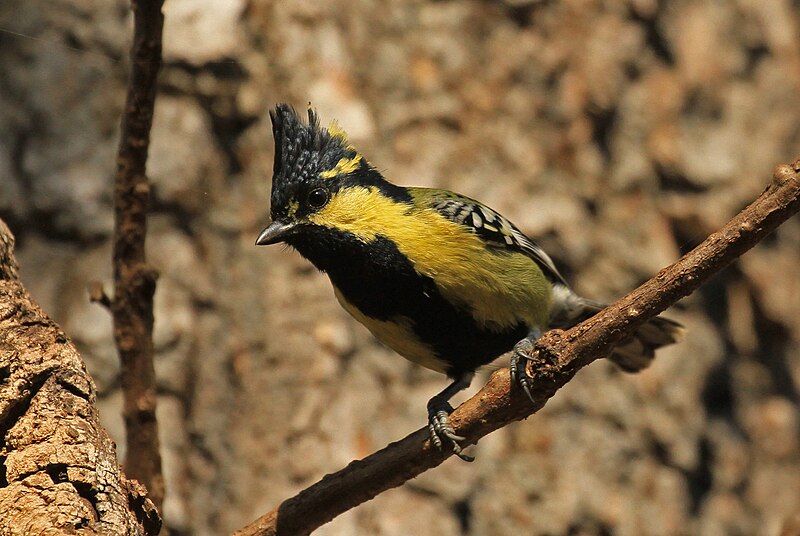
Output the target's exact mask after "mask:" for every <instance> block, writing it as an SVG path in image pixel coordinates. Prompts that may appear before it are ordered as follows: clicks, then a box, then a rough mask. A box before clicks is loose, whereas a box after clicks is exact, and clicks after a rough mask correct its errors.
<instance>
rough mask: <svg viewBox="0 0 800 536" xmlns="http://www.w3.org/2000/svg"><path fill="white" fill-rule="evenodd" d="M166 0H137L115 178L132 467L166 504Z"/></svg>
mask: <svg viewBox="0 0 800 536" xmlns="http://www.w3.org/2000/svg"><path fill="white" fill-rule="evenodd" d="M162 3H163V0H132V1H131V9H132V10H133V15H134V35H133V45H132V47H131V79H130V83H129V86H128V95H127V98H126V101H125V109H124V111H123V114H122V126H121V137H120V142H119V151H118V154H117V172H116V176H115V180H114V217H115V220H114V252H113V263H114V299H113V301H112V303H111V311H112V314H113V317H114V339H115V341H116V344H117V349H118V350H119V356H120V362H121V368H122V370H121V377H122V390H123V394H124V399H125V401H124V409H123V415H124V418H125V439H126V444H127V450H126V455H125V463H124V466H125V471H126V472H127V473H128V475H130V476H131V477H133V478H136V479H137V480H139V481H140V482H142V483H143V484H144V485H145V486H146V487H147V489H148V491H149V493H150V498H151V499H152V500H153V502H154V503H155V504H156V506H157V507H158V508H159V510H160V509H161V502H162V500H163V498H164V478H163V475H162V473H161V454H160V453H159V445H158V426H157V422H156V379H155V370H154V367H153V294H154V292H155V283H156V277H157V274H156V272H155V270H154V269H152V268H151V267H150V266H149V265H148V264H147V261H146V259H145V236H146V233H147V209H148V199H149V188H150V187H149V184H148V182H147V176H146V175H145V166H146V162H147V151H148V147H149V144H150V127H151V126H152V123H153V109H154V105H155V98H156V79H157V77H158V71H159V67H160V66H161V31H162V27H163V23H164V17H163V14H162V13H161V6H162Z"/></svg>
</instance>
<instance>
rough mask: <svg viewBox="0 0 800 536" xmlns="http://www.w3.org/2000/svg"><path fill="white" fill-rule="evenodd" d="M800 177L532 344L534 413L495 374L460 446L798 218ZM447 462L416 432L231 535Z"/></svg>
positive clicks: (307, 526) (786, 179) (284, 523)
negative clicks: (606, 302) (622, 292)
mask: <svg viewBox="0 0 800 536" xmlns="http://www.w3.org/2000/svg"><path fill="white" fill-rule="evenodd" d="M799 172H800V160H797V161H795V162H794V163H793V164H792V165H791V166H788V165H781V166H778V167H777V168H776V170H775V173H774V180H773V182H772V183H771V184H770V185H769V186H768V187H767V189H766V190H765V191H764V192H763V193H762V194H761V196H760V197H759V198H758V199H756V200H755V201H754V202H753V203H752V204H751V205H750V206H748V207H747V208H745V209H744V210H743V211H741V212H740V213H739V214H738V215H736V217H734V218H733V219H732V220H731V221H730V222H728V223H727V224H726V225H725V226H724V227H723V228H722V229H721V230H719V231H718V232H716V233H714V234H712V235H711V236H710V237H708V238H707V239H706V240H705V241H704V242H703V243H702V244H700V245H699V246H698V247H697V248H695V249H694V250H692V251H691V252H689V253H687V254H686V255H684V256H683V257H682V258H681V259H680V260H678V261H677V262H676V263H675V264H673V265H671V266H669V267H667V268H664V269H663V270H661V271H660V272H659V273H658V274H656V276H655V277H653V278H652V279H650V280H649V281H647V282H646V283H645V284H643V285H642V286H640V287H639V288H637V289H636V290H634V291H632V292H630V293H629V294H628V295H626V296H624V297H623V298H621V299H620V300H618V301H617V302H615V303H613V304H612V305H610V306H608V307H607V308H606V309H604V310H603V311H601V312H600V313H598V314H597V315H595V316H594V317H592V318H590V319H589V320H587V321H585V322H583V323H581V324H579V325H578V326H575V327H574V328H571V329H569V330H567V331H560V330H552V331H549V332H547V333H545V334H544V335H543V336H542V337H541V338H540V339H539V340H538V341H537V342H536V344H535V347H534V350H533V355H532V358H531V363H530V365H529V370H528V372H529V373H530V374H531V376H532V377H533V385H534V388H533V389H532V394H533V397H534V400H535V403H534V404H533V405H531V403H530V401H529V400H528V399H527V398H526V396H525V395H524V394H522V393H521V392H520V390H519V389H515V388H513V389H512V388H511V385H510V382H509V374H508V372H507V371H498V372H495V373H494V374H493V375H492V377H491V379H490V380H489V383H488V384H487V385H486V386H485V387H484V388H483V389H481V390H480V392H478V393H477V394H476V395H475V396H473V397H472V398H470V399H469V400H467V401H466V402H464V403H463V404H462V405H461V406H459V407H458V408H457V409H456V410H455V412H453V414H452V417H451V422H452V423H453V425H454V427H455V429H456V433H457V434H459V435H462V436H465V437H466V438H467V441H466V442H465V444H471V443H475V442H477V441H478V439H480V438H481V437H483V436H485V435H487V434H489V433H490V432H492V431H494V430H497V429H498V428H501V427H503V426H505V425H507V424H509V423H511V422H514V421H518V420H521V419H524V418H526V417H529V416H530V415H532V414H534V413H536V412H537V411H539V410H540V409H541V408H542V407H543V406H544V405H545V403H546V402H547V401H548V400H549V399H550V398H551V397H552V396H553V395H554V394H555V392H556V391H557V390H558V389H559V388H561V387H562V386H563V385H564V384H566V383H567V382H568V381H570V380H571V379H572V377H573V376H574V375H575V373H576V372H577V371H578V370H579V369H581V368H582V367H585V366H586V365H588V364H589V363H591V362H592V361H594V360H596V359H599V358H600V357H603V356H605V355H608V352H609V350H610V349H611V348H612V347H613V346H614V343H615V342H616V341H619V340H621V339H623V338H625V337H626V336H628V335H629V334H631V333H632V332H633V331H634V330H635V329H636V327H637V326H639V325H641V324H642V323H644V322H645V321H647V320H648V319H650V318H652V317H654V316H656V315H657V314H659V313H660V312H662V311H664V310H665V309H666V308H667V307H669V306H670V305H672V304H674V303H675V302H676V301H678V300H679V299H680V298H682V297H684V296H687V295H689V294H690V293H692V292H693V291H694V290H696V289H697V288H698V287H699V286H700V285H701V284H702V283H703V282H705V281H706V280H708V279H709V278H710V277H711V276H713V275H714V274H716V273H717V272H719V271H720V270H722V269H723V268H724V267H726V266H727V265H729V264H730V263H731V262H732V261H734V260H735V259H736V258H738V257H739V256H741V255H742V254H743V253H745V252H746V251H747V250H749V249H750V248H752V247H753V246H754V245H755V244H757V243H758V242H759V241H760V240H761V239H763V238H764V237H765V236H767V235H768V234H769V233H771V232H772V231H773V230H775V228H777V227H778V226H779V225H780V224H781V223H783V222H784V221H786V220H787V219H788V218H790V217H791V216H792V215H793V214H795V213H797V212H798V211H800V173H799ZM451 455H452V453H451V452H445V453H443V452H439V451H437V450H436V449H435V448H433V447H432V446H431V444H430V442H429V441H428V432H427V428H422V429H420V430H417V431H416V432H414V433H412V434H411V435H409V436H407V437H405V438H404V439H402V440H400V441H398V442H396V443H392V444H390V445H389V446H387V447H386V448H384V449H383V450H380V451H378V452H376V453H374V454H372V455H370V456H368V457H366V458H364V459H363V460H357V461H354V462H351V463H350V464H349V465H348V466H347V467H345V468H344V469H342V470H340V471H338V472H336V473H333V474H330V475H327V476H325V477H324V478H323V479H322V480H320V481H319V482H317V483H316V484H313V485H312V486H310V487H308V488H306V489H305V490H303V491H301V492H300V493H298V494H297V495H295V496H294V497H292V498H290V499H287V500H285V501H284V502H283V503H281V504H280V505H279V506H278V507H277V508H276V509H275V510H273V511H271V512H269V513H267V514H265V515H263V516H262V517H260V518H259V519H257V520H256V521H254V522H253V523H251V524H250V525H248V526H247V527H245V528H243V529H241V530H239V531H238V532H236V533H235V534H236V535H238V536H256V535H259V536H261V535H264V536H266V535H281V536H287V535H295V534H308V533H310V532H311V531H313V530H314V529H316V528H317V527H319V526H320V525H322V524H324V523H327V522H328V521H330V520H331V519H333V518H334V517H336V516H338V515H339V514H341V513H343V512H345V511H347V510H349V509H350V508H353V507H355V506H357V505H359V504H361V503H363V502H366V501H368V500H370V499H372V498H373V497H375V496H376V495H378V494H379V493H381V492H383V491H385V490H387V489H390V488H393V487H396V486H399V485H401V484H402V483H404V482H405V481H407V480H409V479H411V478H414V477H415V476H417V475H419V474H420V473H422V472H423V471H426V470H428V469H430V468H432V467H435V466H437V465H439V464H441V463H442V462H443V461H444V460H445V459H446V458H448V457H450V456H451Z"/></svg>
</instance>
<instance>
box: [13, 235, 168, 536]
mask: <svg viewBox="0 0 800 536" xmlns="http://www.w3.org/2000/svg"><path fill="white" fill-rule="evenodd" d="M13 246H14V239H13V236H12V235H11V232H10V231H9V230H8V228H7V227H6V225H5V223H4V222H2V221H0V512H2V515H0V533H2V534H4V535H16V534H19V535H31V534H62V533H63V534H76V533H77V534H120V535H153V534H158V532H159V529H160V526H161V520H160V518H159V515H158V513H157V511H156V509H155V507H154V505H153V503H152V502H151V501H150V500H149V499H148V498H147V496H146V495H145V490H144V488H143V487H142V486H141V485H140V484H139V483H138V482H136V481H135V480H129V479H127V478H126V476H125V475H124V474H123V473H122V471H121V470H120V467H119V464H118V463H117V457H116V448H115V445H114V442H113V441H112V440H111V439H110V438H109V436H108V434H107V433H106V431H105V430H104V429H103V427H102V426H101V425H100V421H99V417H98V413H97V409H96V408H95V402H96V393H95V386H94V382H93V381H92V378H91V377H90V376H89V374H88V372H87V371H86V368H85V367H84V364H83V362H82V360H81V358H80V356H79V355H78V352H77V350H76V349H75V346H74V345H73V343H72V342H71V341H70V339H69V338H68V337H67V336H66V335H65V334H64V332H63V331H62V330H61V328H60V327H59V326H58V325H57V324H56V323H55V322H53V321H52V320H51V319H50V318H48V316H47V315H46V314H45V313H44V312H43V311H42V310H41V309H40V308H39V306H38V305H37V304H36V303H34V302H33V300H32V299H31V297H30V295H29V294H28V292H27V291H26V290H25V288H24V287H23V285H22V283H21V282H20V280H19V278H18V275H17V265H16V261H15V259H14V256H13Z"/></svg>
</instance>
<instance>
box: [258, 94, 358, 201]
mask: <svg viewBox="0 0 800 536" xmlns="http://www.w3.org/2000/svg"><path fill="white" fill-rule="evenodd" d="M269 115H270V118H271V119H272V133H273V135H274V136H275V163H274V165H273V173H274V177H273V179H272V180H273V188H274V187H275V186H276V185H278V186H280V187H283V188H285V187H287V186H289V185H290V184H289V183H304V182H308V180H309V178H310V177H313V176H314V175H316V174H317V173H318V172H319V171H322V170H326V169H331V168H333V167H334V166H335V165H336V163H337V162H338V161H339V160H340V159H341V158H345V157H352V156H354V155H355V150H354V149H353V148H352V147H350V146H349V145H348V143H347V140H346V139H345V136H344V133H343V132H341V131H336V132H334V133H331V132H330V131H329V129H328V128H325V127H321V126H320V124H319V116H318V115H317V113H316V111H315V110H313V109H312V108H311V107H309V109H308V122H307V123H304V122H303V120H302V119H300V115H299V114H298V113H297V111H296V110H295V109H294V108H293V107H291V106H290V105H288V104H278V105H277V106H276V107H275V109H274V110H271V111H270V113H269Z"/></svg>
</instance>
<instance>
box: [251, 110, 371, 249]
mask: <svg viewBox="0 0 800 536" xmlns="http://www.w3.org/2000/svg"><path fill="white" fill-rule="evenodd" d="M269 115H270V118H271V119H272V132H273V135H274V137H275V163H274V167H273V176H272V199H271V216H272V223H271V224H270V225H269V226H268V227H267V228H266V229H264V231H262V232H261V234H260V235H259V237H258V239H257V240H256V244H257V245H266V244H275V243H277V242H287V243H289V244H291V243H292V238H293V237H294V236H296V235H298V234H299V233H302V232H303V230H304V229H305V228H307V227H308V226H310V225H313V220H314V215H315V214H318V213H319V212H320V211H322V210H323V209H324V208H325V207H326V205H328V203H329V202H330V201H331V199H332V198H333V197H334V196H336V195H337V192H339V191H340V190H341V189H342V188H345V187H347V186H348V185H349V184H353V183H358V182H365V181H366V182H369V181H370V180H376V179H380V180H382V179H381V178H380V175H379V174H378V173H377V172H376V171H375V170H373V169H372V168H371V167H370V166H369V164H368V163H367V162H366V161H365V160H364V158H363V156H362V155H361V154H360V153H359V152H358V151H356V149H355V148H353V146H352V145H350V142H349V141H348V140H347V135H346V134H345V132H344V130H342V129H341V128H340V127H339V126H338V125H337V124H336V122H335V121H333V122H331V123H330V124H329V125H328V126H327V127H322V126H320V124H319V117H318V116H317V114H316V112H315V111H314V110H313V109H312V108H311V107H309V108H308V122H307V123H306V122H304V121H303V120H302V119H301V118H300V116H299V114H298V113H297V111H296V110H295V109H294V108H292V107H291V106H289V105H288V104H278V105H277V106H276V107H275V109H274V110H272V111H270V114H269ZM371 175H375V176H376V177H375V178H372V179H370V177H371Z"/></svg>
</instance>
